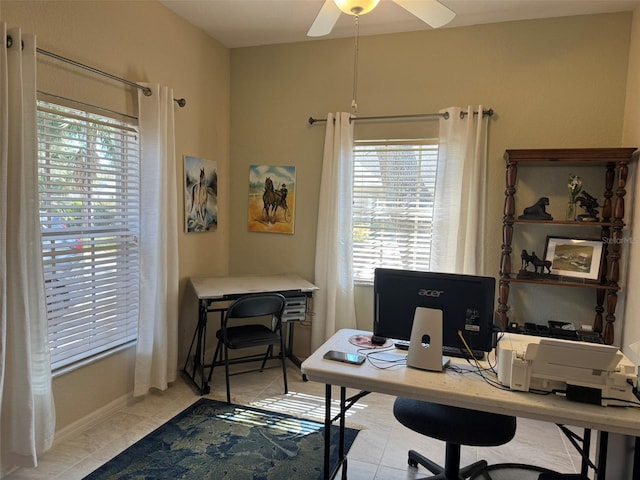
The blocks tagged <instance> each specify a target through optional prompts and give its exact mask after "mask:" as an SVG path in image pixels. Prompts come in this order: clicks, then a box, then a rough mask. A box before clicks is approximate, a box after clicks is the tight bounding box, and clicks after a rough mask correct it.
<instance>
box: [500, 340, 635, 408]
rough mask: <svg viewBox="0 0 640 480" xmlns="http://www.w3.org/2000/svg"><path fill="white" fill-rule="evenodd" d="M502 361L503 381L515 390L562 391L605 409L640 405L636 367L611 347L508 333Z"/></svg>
mask: <svg viewBox="0 0 640 480" xmlns="http://www.w3.org/2000/svg"><path fill="white" fill-rule="evenodd" d="M496 358H497V367H498V380H499V382H500V383H501V384H502V385H505V386H507V387H509V388H510V389H511V390H520V391H525V392H526V391H532V392H558V393H562V394H566V396H567V398H568V399H570V400H576V401H579V402H586V403H593V404H599V405H603V406H607V405H622V406H624V405H630V402H633V403H636V404H637V403H638V398H636V396H635V395H634V391H635V389H636V387H637V385H638V376H637V375H636V371H635V370H636V369H635V366H634V365H633V364H632V363H631V362H630V361H629V359H628V358H627V357H626V356H625V355H624V354H623V353H622V352H620V350H618V348H617V347H614V346H611V345H602V344H597V343H588V342H579V341H573V340H560V339H553V338H546V337H536V336H532V335H520V334H515V333H505V334H504V335H503V336H502V337H501V338H500V340H499V341H498V345H497V347H496Z"/></svg>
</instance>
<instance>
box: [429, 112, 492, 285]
mask: <svg viewBox="0 0 640 480" xmlns="http://www.w3.org/2000/svg"><path fill="white" fill-rule="evenodd" d="M482 108H483V107H482V105H477V106H472V105H469V106H468V107H467V108H465V109H463V108H459V107H450V108H446V109H444V110H440V113H448V114H449V116H448V118H441V119H440V126H439V127H440V133H439V151H438V171H437V175H436V195H435V209H434V220H433V238H432V246H431V266H430V267H431V268H430V270H431V271H435V272H453V273H466V274H481V273H482V272H483V271H484V255H483V254H482V243H483V239H484V234H485V218H486V203H487V191H486V187H487V127H488V117H485V116H484V115H483V114H482ZM474 112H479V113H477V114H475V115H474Z"/></svg>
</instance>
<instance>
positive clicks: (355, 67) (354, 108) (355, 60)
mask: <svg viewBox="0 0 640 480" xmlns="http://www.w3.org/2000/svg"><path fill="white" fill-rule="evenodd" d="M355 19H356V42H355V51H354V57H353V98H352V100H351V111H352V112H353V113H357V112H358V102H357V101H356V99H357V97H358V39H359V38H360V22H359V19H360V16H359V15H356V16H355Z"/></svg>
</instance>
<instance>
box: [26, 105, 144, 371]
mask: <svg viewBox="0 0 640 480" xmlns="http://www.w3.org/2000/svg"><path fill="white" fill-rule="evenodd" d="M38 175H39V197H40V198H39V202H40V224H41V232H42V259H43V264H44V276H45V286H46V295H47V312H48V322H49V323H48V325H49V345H50V351H51V363H52V368H53V369H54V370H55V369H59V368H62V367H66V366H69V365H71V364H74V363H76V362H80V361H83V360H87V359H89V358H91V357H93V356H96V355H100V354H104V353H105V352H109V351H112V350H113V349H116V348H118V347H121V346H123V345H127V344H129V343H130V342H133V341H135V339H136V337H137V325H138V271H139V270H138V255H139V254H138V242H137V239H138V230H139V227H138V225H139V222H138V217H139V183H140V179H139V147H138V138H137V132H136V130H135V128H134V127H132V126H130V125H126V124H124V123H122V122H118V121H116V120H114V119H112V118H109V117H105V116H101V115H96V114H92V113H88V112H84V111H81V110H76V109H73V108H67V107H61V106H58V105H55V104H51V103H46V102H42V101H40V102H38Z"/></svg>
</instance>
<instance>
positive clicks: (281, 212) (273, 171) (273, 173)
mask: <svg viewBox="0 0 640 480" xmlns="http://www.w3.org/2000/svg"><path fill="white" fill-rule="evenodd" d="M295 204H296V167H292V166H274V165H251V167H249V211H248V228H249V231H250V232H269V233H287V234H293V231H294V221H293V220H294V213H295Z"/></svg>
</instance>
